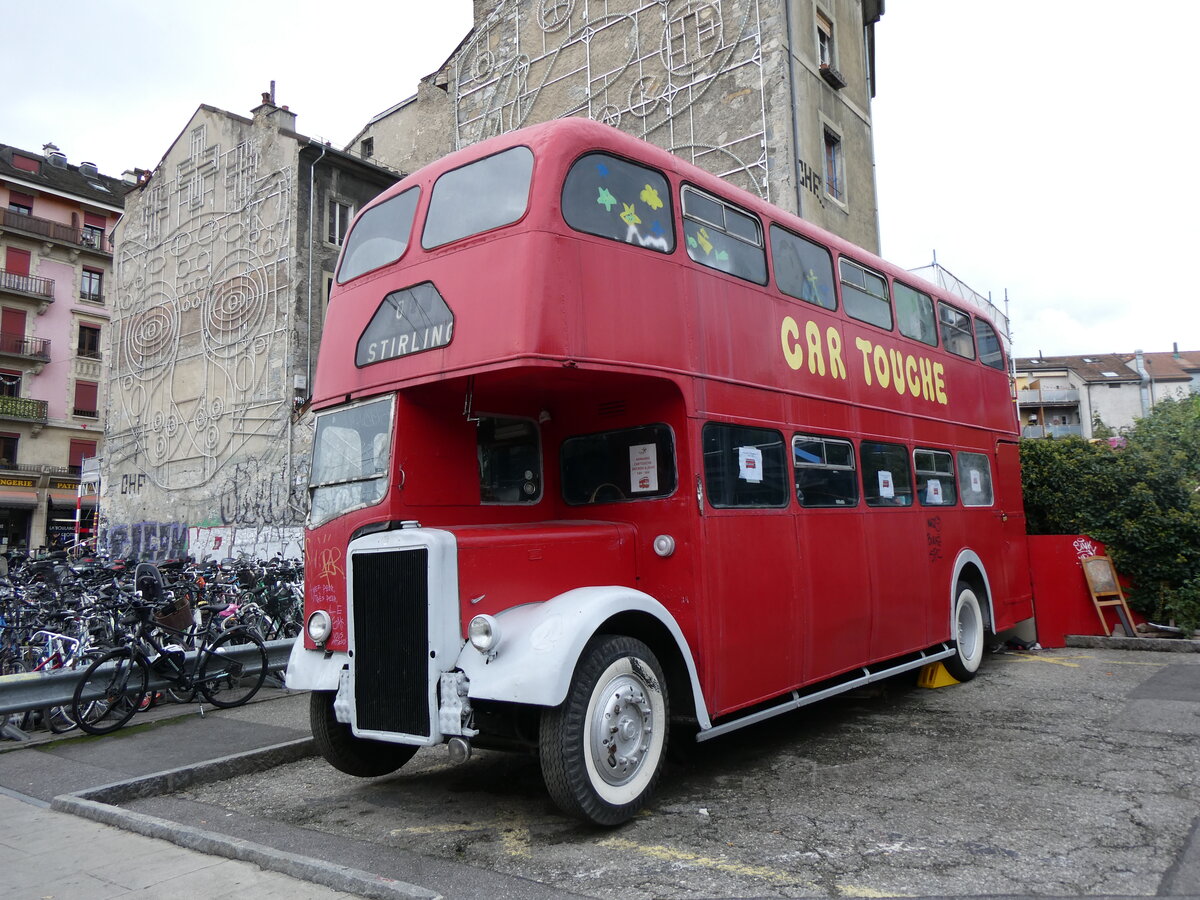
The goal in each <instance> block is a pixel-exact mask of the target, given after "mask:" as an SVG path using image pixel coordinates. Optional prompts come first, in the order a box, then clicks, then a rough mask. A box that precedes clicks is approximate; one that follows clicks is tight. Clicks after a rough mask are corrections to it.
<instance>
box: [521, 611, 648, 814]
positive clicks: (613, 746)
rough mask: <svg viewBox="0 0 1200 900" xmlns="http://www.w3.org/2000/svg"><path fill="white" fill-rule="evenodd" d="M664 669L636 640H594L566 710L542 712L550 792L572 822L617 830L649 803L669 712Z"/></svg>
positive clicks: (542, 748)
mask: <svg viewBox="0 0 1200 900" xmlns="http://www.w3.org/2000/svg"><path fill="white" fill-rule="evenodd" d="M668 704H669V701H668V698H667V685H666V681H665V680H664V678H663V673H662V668H661V667H660V666H659V664H658V660H657V659H656V658H655V657H654V654H653V653H652V652H651V650H650V648H649V647H647V646H646V645H645V644H643V643H642V642H641V641H639V640H636V639H635V638H630V637H619V636H615V635H601V636H599V637H597V638H593V640H592V641H591V643H589V644H588V646H587V648H586V649H585V650H584V652H583V656H582V658H581V659H580V661H579V664H578V666H577V667H576V669H575V675H574V677H573V678H572V679H571V686H570V688H569V689H568V690H567V698H566V700H564V701H563V702H562V705H560V706H556V707H554V708H553V709H547V710H546V711H545V712H543V713H542V723H541V735H540V739H539V742H538V743H539V748H538V749H539V753H540V756H541V763H542V777H543V778H544V779H545V782H546V789H547V790H548V791H549V792H550V796H551V798H552V799H553V800H554V802H555V803H557V804H558V806H559V808H560V809H562V811H563V812H565V813H567V814H568V815H572V816H576V817H577V818H581V819H586V820H588V821H590V822H594V823H595V824H597V825H619V824H620V823H621V822H624V821H626V820H627V819H630V818H632V817H633V815H634V814H636V813H637V811H638V810H639V809H641V808H642V807H643V806H644V805H645V804H646V802H647V801H648V800H649V799H650V796H651V794H652V793H653V791H654V785H655V783H656V782H657V781H658V776H659V774H660V773H661V771H662V765H663V759H664V757H665V756H666V748H667V723H668V714H669V712H670V707H669V705H668Z"/></svg>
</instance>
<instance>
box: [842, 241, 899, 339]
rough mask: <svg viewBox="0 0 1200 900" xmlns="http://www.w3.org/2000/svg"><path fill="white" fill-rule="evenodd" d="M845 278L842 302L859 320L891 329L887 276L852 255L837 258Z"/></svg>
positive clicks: (849, 312) (848, 311) (890, 306)
mask: <svg viewBox="0 0 1200 900" xmlns="http://www.w3.org/2000/svg"><path fill="white" fill-rule="evenodd" d="M838 272H839V274H840V275H841V280H842V306H843V307H844V308H845V310H846V315H848V316H853V317H854V318H855V319H858V320H859V321H860V322H867V323H869V324H871V325H878V326H879V327H880V328H884V329H886V330H888V331H891V330H892V304H891V301H890V300H888V285H887V279H886V278H884V277H883V276H882V275H880V274H879V273H878V272H872V271H871V270H870V269H868V268H867V267H866V266H860V265H859V264H858V263H856V262H854V261H853V260H851V259H846V258H845V257H843V258H842V259H840V260H838Z"/></svg>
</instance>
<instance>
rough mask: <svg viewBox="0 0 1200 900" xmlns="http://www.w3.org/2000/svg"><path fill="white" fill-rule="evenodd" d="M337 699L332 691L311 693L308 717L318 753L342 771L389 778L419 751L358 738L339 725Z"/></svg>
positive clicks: (362, 776)
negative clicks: (334, 708)
mask: <svg viewBox="0 0 1200 900" xmlns="http://www.w3.org/2000/svg"><path fill="white" fill-rule="evenodd" d="M334 696H335V693H334V692H333V691H313V692H312V693H311V694H309V696H308V718H309V722H310V723H311V724H312V733H313V742H314V743H315V744H316V745H317V751H318V752H319V753H320V754H321V756H323V757H325V761H326V762H327V763H329V764H330V765H331V766H333V767H334V768H335V769H337V770H338V771H339V772H345V773H346V774H347V775H353V776H355V777H356V778H376V777H378V776H380V775H390V774H391V773H392V772H395V771H396V770H397V769H399V768H400V767H401V766H402V765H404V764H405V763H406V762H408V761H409V760H410V759H412V758H413V756H414V754H416V752H417V748H416V747H413V746H410V745H409V744H393V743H391V742H386V741H370V740H367V739H366V738H359V737H355V736H354V732H353V731H351V729H350V726H349V725H347V724H346V723H345V722H339V721H338V720H337V716H336V715H334V712H333V698H334Z"/></svg>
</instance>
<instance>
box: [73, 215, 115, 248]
mask: <svg viewBox="0 0 1200 900" xmlns="http://www.w3.org/2000/svg"><path fill="white" fill-rule="evenodd" d="M107 224H108V220H107V219H105V218H104V216H97V215H93V214H92V213H84V214H83V231H82V232H81V233H80V235H79V242H80V243H81V244H83V245H84V246H85V247H93V248H95V249H96V250H99V249H101V248H102V247H103V246H104V227H105V225H107Z"/></svg>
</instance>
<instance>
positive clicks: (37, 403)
mask: <svg viewBox="0 0 1200 900" xmlns="http://www.w3.org/2000/svg"><path fill="white" fill-rule="evenodd" d="M48 406H49V404H48V403H46V401H45V400H34V399H33V398H32V397H2V396H0V419H19V420H20V421H23V422H39V423H41V424H45V423H46V420H47V418H48Z"/></svg>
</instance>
